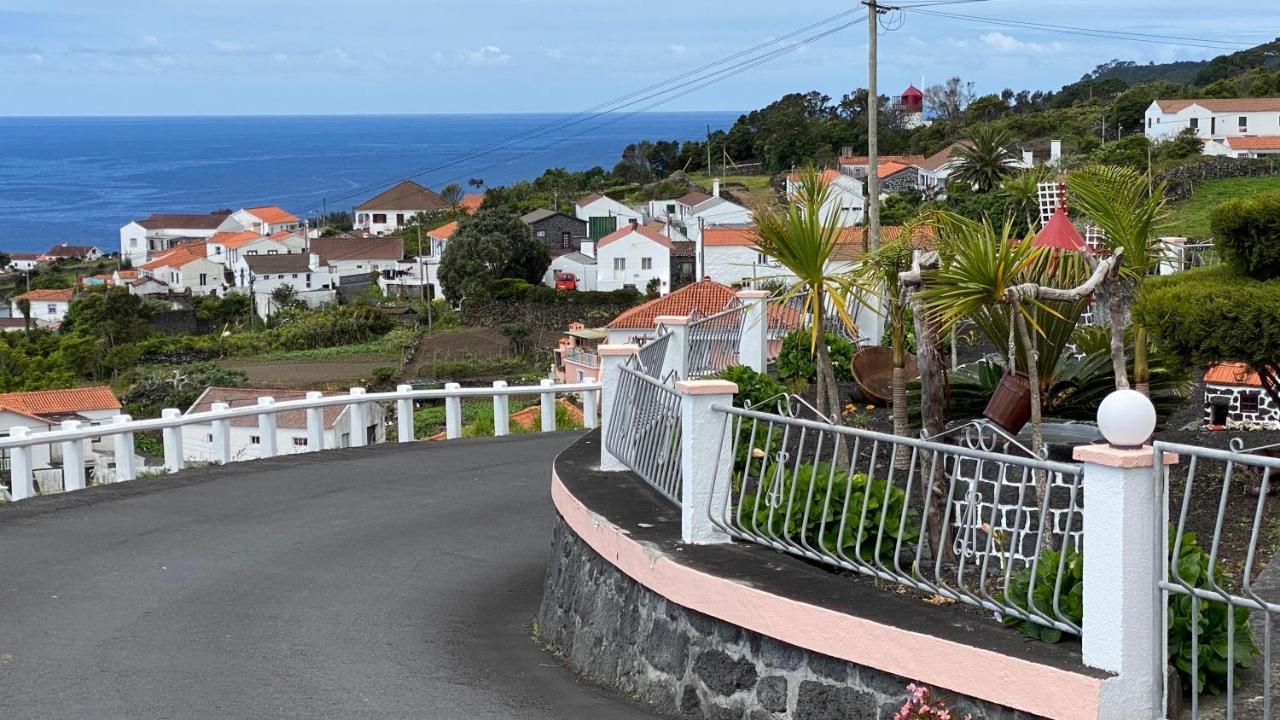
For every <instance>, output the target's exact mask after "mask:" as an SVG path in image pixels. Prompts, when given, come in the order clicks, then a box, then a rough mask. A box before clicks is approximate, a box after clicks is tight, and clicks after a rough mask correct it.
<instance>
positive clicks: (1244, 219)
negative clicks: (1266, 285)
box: [1209, 192, 1280, 280]
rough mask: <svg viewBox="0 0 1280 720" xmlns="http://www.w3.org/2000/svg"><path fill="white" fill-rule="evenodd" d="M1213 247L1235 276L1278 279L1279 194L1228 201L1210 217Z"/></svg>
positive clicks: (1279, 252)
mask: <svg viewBox="0 0 1280 720" xmlns="http://www.w3.org/2000/svg"><path fill="white" fill-rule="evenodd" d="M1209 222H1210V225H1211V227H1212V228H1213V237H1214V238H1215V240H1214V245H1215V246H1216V247H1217V248H1218V251H1219V252H1221V253H1222V255H1223V258H1224V259H1225V260H1226V261H1227V262H1228V263H1230V264H1231V266H1232V267H1233V268H1235V270H1236V272H1239V273H1243V274H1245V275H1248V276H1249V277H1251V278H1254V279H1256V280H1266V279H1269V278H1276V277H1280V192H1276V193H1266V194H1263V195H1257V196H1254V197H1251V198H1237V199H1235V200H1228V201H1227V202H1224V203H1222V204H1221V205H1219V206H1218V207H1216V208H1214V210H1213V212H1212V214H1211V215H1210V216H1209Z"/></svg>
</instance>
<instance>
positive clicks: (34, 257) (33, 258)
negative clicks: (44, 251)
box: [9, 252, 40, 272]
mask: <svg viewBox="0 0 1280 720" xmlns="http://www.w3.org/2000/svg"><path fill="white" fill-rule="evenodd" d="M39 264H40V255H39V254H38V253H22V252H16V253H9V267H10V268H11V269H13V270H20V271H22V272H28V271H31V270H35V269H36V266H37V265H39Z"/></svg>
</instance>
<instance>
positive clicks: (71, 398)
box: [0, 386, 140, 492]
mask: <svg viewBox="0 0 1280 720" xmlns="http://www.w3.org/2000/svg"><path fill="white" fill-rule="evenodd" d="M119 414H120V401H119V400H117V399H116V396H115V394H113V393H112V392H111V388H109V387H106V386H99V387H84V388H71V389H67V390H39V391H35V392H14V393H4V394H0V434H4V435H8V434H9V433H10V431H11V430H13V428H15V427H24V428H27V429H28V430H29V431H30V432H47V431H49V430H56V429H57V428H58V427H59V426H60V425H61V424H62V421H64V420H78V421H80V422H81V424H83V425H86V426H92V425H102V424H105V423H109V422H111V418H113V417H115V416H116V415H119ZM84 447H85V453H84V461H85V476H86V480H88V478H89V477H92V476H93V475H98V476H99V477H104V476H105V474H106V473H109V472H110V468H111V467H112V466H114V457H115V451H114V443H113V442H112V440H111V439H110V438H107V439H106V440H105V441H104V440H97V441H85V443H84ZM31 450H32V452H31V455H32V458H31V461H32V468H33V470H34V475H35V482H36V490H37V492H55V491H57V490H61V489H62V487H63V447H62V444H61V443H56V444H52V445H36V446H33V447H32V449H31ZM8 454H9V451H8V450H0V465H3V466H5V467H8V460H9V458H8ZM139 465H140V464H139Z"/></svg>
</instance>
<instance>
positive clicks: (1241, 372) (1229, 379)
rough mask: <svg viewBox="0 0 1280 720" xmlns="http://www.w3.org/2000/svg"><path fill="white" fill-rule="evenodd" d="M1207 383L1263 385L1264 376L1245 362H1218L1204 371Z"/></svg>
mask: <svg viewBox="0 0 1280 720" xmlns="http://www.w3.org/2000/svg"><path fill="white" fill-rule="evenodd" d="M1204 381H1205V382H1206V383H1214V384H1216V385H1250V386H1253V387H1262V378H1260V377H1258V373H1256V372H1254V371H1252V370H1250V369H1249V366H1248V365H1246V364H1244V363H1218V364H1216V365H1213V366H1211V367H1210V368H1209V369H1208V370H1206V371H1205V373H1204Z"/></svg>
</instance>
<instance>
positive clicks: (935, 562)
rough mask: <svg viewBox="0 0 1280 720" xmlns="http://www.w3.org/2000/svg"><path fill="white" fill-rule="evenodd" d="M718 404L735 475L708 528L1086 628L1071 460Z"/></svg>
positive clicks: (951, 597) (1028, 619)
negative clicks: (729, 439) (728, 436)
mask: <svg viewBox="0 0 1280 720" xmlns="http://www.w3.org/2000/svg"><path fill="white" fill-rule="evenodd" d="M714 409H715V410H716V411H718V412H721V413H723V414H724V416H725V418H724V420H725V426H724V427H725V430H724V431H725V432H728V433H732V442H731V447H732V451H731V453H730V455H729V456H728V457H721V458H720V459H719V462H721V463H726V462H728V463H732V464H733V468H732V471H731V472H730V473H728V474H727V476H728V477H729V478H730V480H728V482H729V483H730V487H729V488H727V489H725V488H719V489H718V490H717V491H718V492H720V493H723V496H724V497H726V498H727V499H726V501H725V503H724V505H723V506H722V507H717V508H713V509H712V511H711V520H712V522H713V523H714V524H715V525H717V526H718V527H720V528H721V529H723V530H724V531H725V532H727V533H729V534H730V535H732V536H733V537H736V538H739V539H742V540H747V541H750V542H755V543H759V544H762V545H766V546H768V547H772V548H775V549H777V550H780V551H782V552H786V553H790V554H794V555H799V556H801V557H805V558H808V559H810V560H814V561H817V562H821V563H825V564H828V565H833V566H836V567H840V568H844V569H847V570H853V571H855V572H858V573H861V574H864V575H869V576H872V577H875V578H879V579H881V580H886V581H889V582H893V583H897V584H899V585H903V586H906V587H910V588H914V589H916V590H919V591H922V592H925V593H928V594H931V595H934V596H937V597H939V598H942V601H944V602H945V601H958V602H963V603H967V604H970V605H974V606H977V607H981V608H985V609H987V610H990V611H992V612H994V613H997V614H998V615H999V616H1000V617H1001V618H1002V619H1004V620H1005V621H1006V622H1009V623H1010V624H1014V623H1018V624H1022V625H1023V626H1024V629H1025V630H1027V631H1028V632H1034V633H1036V634H1039V635H1041V636H1042V637H1046V639H1052V637H1054V636H1057V635H1059V634H1061V633H1069V634H1074V635H1079V634H1080V624H1079V623H1080V618H1081V603H1082V599H1083V598H1082V595H1081V593H1082V587H1083V586H1082V576H1083V567H1082V563H1081V555H1080V547H1079V545H1080V540H1079V538H1080V534H1079V530H1080V527H1081V524H1080V523H1081V517H1080V509H1081V507H1082V506H1081V493H1080V480H1081V474H1080V470H1079V468H1078V467H1077V466H1075V465H1071V464H1066V463H1058V462H1050V461H1047V460H1043V459H1038V458H1032V457H1026V456H1017V455H1012V454H1006V453H1000V452H993V451H992V450H991V449H989V448H988V445H989V443H988V441H987V440H983V439H979V440H978V441H976V442H972V443H969V444H964V443H962V444H960V445H951V444H946V443H940V442H934V441H928V440H917V439H913V438H902V437H897V436H893V435H886V434H882V433H876V432H871V431H867V430H860V429H856V428H850V427H841V426H836V425H832V424H830V423H827V422H825V421H823V420H821V419H817V420H809V419H803V418H801V417H799V414H800V405H799V404H798V403H796V402H795V401H784V402H783V403H782V404H781V406H780V408H779V409H778V412H777V413H763V412H758V411H756V410H753V409H750V408H745V409H744V408H736V407H724V406H714ZM726 490H727V492H726Z"/></svg>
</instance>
